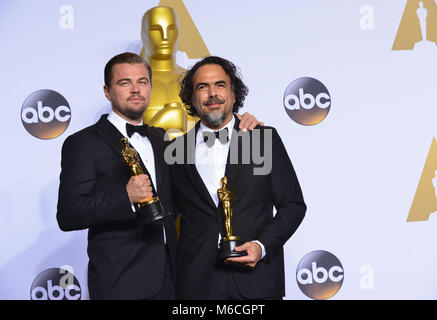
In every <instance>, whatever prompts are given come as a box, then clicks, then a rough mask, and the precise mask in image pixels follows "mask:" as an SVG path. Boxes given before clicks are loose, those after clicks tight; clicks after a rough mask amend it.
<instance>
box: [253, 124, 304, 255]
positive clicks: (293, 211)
mask: <svg viewBox="0 0 437 320" xmlns="http://www.w3.org/2000/svg"><path fill="white" fill-rule="evenodd" d="M271 130H272V169H271V173H270V179H271V197H272V201H273V205H274V206H275V208H276V211H277V212H276V215H275V217H274V218H273V219H272V220H270V222H269V224H268V225H266V226H265V227H264V228H263V230H262V231H261V232H260V233H259V235H258V236H257V240H259V241H260V242H261V243H262V244H263V245H264V246H265V249H266V256H265V257H264V259H266V260H269V258H270V257H271V256H272V255H274V254H275V253H276V252H277V251H278V250H279V249H281V248H282V247H283V246H284V244H285V242H286V241H287V240H288V239H289V238H290V237H291V236H292V235H293V233H294V232H295V231H296V229H297V228H298V227H299V225H300V223H301V222H302V220H303V218H304V216H305V212H306V205H305V202H304V199H303V195H302V191H301V188H300V185H299V181H298V179H297V176H296V173H295V171H294V168H293V165H292V163H291V160H290V158H289V157H288V154H287V151H286V149H285V147H284V144H283V143H282V140H281V138H280V137H279V135H278V133H277V131H276V129H274V128H272V129H271Z"/></svg>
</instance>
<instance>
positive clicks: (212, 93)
mask: <svg viewBox="0 0 437 320" xmlns="http://www.w3.org/2000/svg"><path fill="white" fill-rule="evenodd" d="M208 95H209V96H210V97H211V98H212V97H216V96H217V90H216V89H215V87H214V86H210V87H209V88H208Z"/></svg>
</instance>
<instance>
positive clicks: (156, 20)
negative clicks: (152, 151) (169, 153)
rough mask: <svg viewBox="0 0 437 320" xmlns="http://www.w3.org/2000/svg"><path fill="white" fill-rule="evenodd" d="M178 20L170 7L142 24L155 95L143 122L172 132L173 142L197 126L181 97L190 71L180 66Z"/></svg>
mask: <svg viewBox="0 0 437 320" xmlns="http://www.w3.org/2000/svg"><path fill="white" fill-rule="evenodd" d="M178 35H179V26H178V20H177V16H176V13H175V11H174V10H173V9H172V8H170V7H165V6H159V7H154V8H151V9H150V10H148V11H147V12H146V13H145V14H144V16H143V20H142V29H141V40H142V42H143V45H144V53H143V52H142V53H141V54H143V55H144V56H143V57H144V58H145V59H146V60H147V61H148V62H149V64H150V67H151V68H152V93H151V97H150V104H149V107H148V108H147V109H146V111H145V112H144V115H143V121H144V122H145V123H147V124H149V125H152V126H155V127H161V128H164V129H165V130H167V131H168V130H170V131H169V135H170V137H171V138H174V137H177V136H179V135H182V134H184V133H186V132H187V131H188V130H189V129H191V128H192V127H193V126H194V124H195V123H196V122H197V120H198V118H197V117H192V116H189V115H188V114H187V112H186V109H185V108H184V106H183V105H182V102H181V99H180V97H179V80H180V77H181V74H182V73H184V72H185V71H186V70H185V69H183V68H181V67H180V66H178V65H177V64H176V54H175V53H176V51H177V48H178V46H177V41H178Z"/></svg>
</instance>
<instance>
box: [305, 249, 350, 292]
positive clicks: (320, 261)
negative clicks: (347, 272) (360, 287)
mask: <svg viewBox="0 0 437 320" xmlns="http://www.w3.org/2000/svg"><path fill="white" fill-rule="evenodd" d="M343 279H344V271H343V267H342V265H341V263H340V260H338V259H337V257H336V256H334V255H333V254H332V253H330V252H328V251H323V250H316V251H313V252H310V253H308V254H307V255H306V256H305V257H303V259H302V260H301V261H300V262H299V265H298V266H297V270H296V280H297V284H298V286H299V288H300V290H302V292H303V293H304V294H305V295H306V296H308V297H310V298H312V299H317V300H320V299H328V298H330V297H332V296H333V295H335V294H336V293H337V292H338V290H340V288H341V285H342V284H343Z"/></svg>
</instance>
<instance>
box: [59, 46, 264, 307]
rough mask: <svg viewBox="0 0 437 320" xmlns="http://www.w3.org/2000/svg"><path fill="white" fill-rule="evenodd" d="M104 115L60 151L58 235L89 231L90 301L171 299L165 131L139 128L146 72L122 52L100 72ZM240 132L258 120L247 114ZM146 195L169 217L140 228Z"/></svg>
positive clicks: (172, 234) (172, 238) (172, 245)
mask: <svg viewBox="0 0 437 320" xmlns="http://www.w3.org/2000/svg"><path fill="white" fill-rule="evenodd" d="M104 77H105V86H104V93H105V96H106V98H107V99H108V100H109V101H110V102H111V105H112V109H111V112H110V113H109V115H108V114H107V115H103V116H102V117H101V118H100V120H99V121H98V122H97V123H96V124H94V125H92V126H90V127H88V128H85V129H83V130H81V131H79V132H77V133H75V134H73V135H71V136H69V137H68V138H67V139H66V140H65V142H64V145H63V147H62V162H61V167H62V168H61V169H62V171H61V175H60V186H59V198H58V212H57V219H58V224H59V226H60V228H61V229H62V230H63V231H72V230H81V229H88V230H89V231H88V256H89V264H88V289H89V294H90V298H91V299H173V298H176V297H177V296H176V290H175V283H174V279H175V268H174V266H175V259H176V244H177V239H176V229H175V226H174V220H175V217H176V212H175V211H174V210H173V205H172V192H171V183H170V171H169V167H168V165H167V164H166V163H165V161H164V147H165V143H166V141H165V139H164V134H165V131H164V130H163V129H161V128H155V127H149V126H147V125H143V123H142V115H143V112H144V110H145V109H146V108H147V107H148V105H149V102H150V91H151V83H152V82H151V81H152V71H151V69H150V66H149V65H148V64H147V62H145V61H144V60H143V59H142V58H141V57H139V56H138V55H136V54H133V53H122V54H120V55H117V56H115V57H113V58H112V59H111V60H110V61H109V62H108V63H107V64H106V67H105V72H104ZM241 117H242V120H241V122H242V124H241V125H242V127H244V128H246V129H247V128H249V129H251V128H253V127H254V126H255V124H256V123H257V121H256V119H255V118H254V117H253V116H252V115H250V114H248V113H246V114H244V115H243V116H241ZM122 138H128V140H129V143H130V145H131V147H133V148H134V149H135V150H136V151H137V152H138V154H139V157H140V160H141V161H140V165H141V167H142V170H143V172H144V173H145V174H140V175H138V176H132V174H131V172H130V169H129V167H128V165H126V164H125V163H124V161H123V159H122V154H121V153H122V145H121V143H120V140H121V139H122ZM152 195H157V196H159V199H160V201H161V203H162V205H163V207H164V209H165V210H166V211H167V212H171V213H172V215H170V216H169V217H166V218H163V219H161V220H158V221H155V222H152V223H148V224H143V223H142V222H141V216H140V215H139V213H138V212H137V211H136V209H135V206H134V204H136V203H138V202H141V201H143V200H145V199H148V198H149V197H151V196H152Z"/></svg>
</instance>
